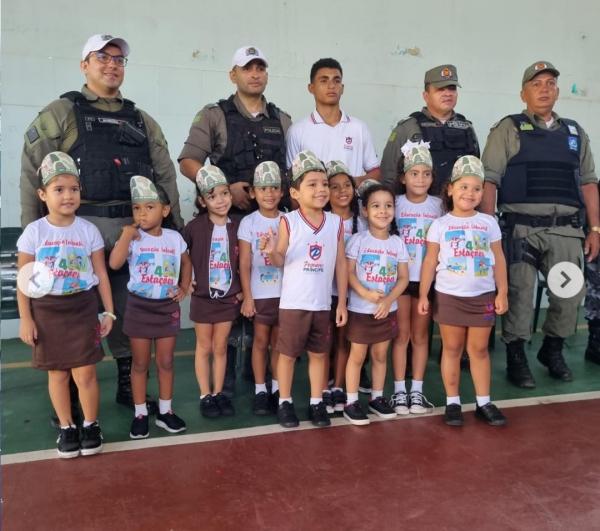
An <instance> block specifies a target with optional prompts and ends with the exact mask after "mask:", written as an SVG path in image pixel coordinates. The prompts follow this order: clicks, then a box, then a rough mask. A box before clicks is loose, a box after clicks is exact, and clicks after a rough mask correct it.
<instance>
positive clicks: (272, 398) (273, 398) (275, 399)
mask: <svg viewBox="0 0 600 531" xmlns="http://www.w3.org/2000/svg"><path fill="white" fill-rule="evenodd" d="M269 405H270V406H271V413H277V409H279V389H277V391H275V392H274V393H271V394H270V395H269Z"/></svg>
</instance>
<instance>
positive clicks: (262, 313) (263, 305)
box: [253, 297, 279, 326]
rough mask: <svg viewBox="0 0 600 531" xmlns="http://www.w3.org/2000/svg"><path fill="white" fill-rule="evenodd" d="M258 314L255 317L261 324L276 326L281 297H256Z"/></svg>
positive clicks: (255, 305) (255, 302) (255, 303)
mask: <svg viewBox="0 0 600 531" xmlns="http://www.w3.org/2000/svg"><path fill="white" fill-rule="evenodd" d="M254 307H255V308H256V314H254V317H253V319H254V320H255V321H256V322H257V323H260V324H264V325H267V326H276V325H277V323H278V322H279V297H277V298H274V299H254Z"/></svg>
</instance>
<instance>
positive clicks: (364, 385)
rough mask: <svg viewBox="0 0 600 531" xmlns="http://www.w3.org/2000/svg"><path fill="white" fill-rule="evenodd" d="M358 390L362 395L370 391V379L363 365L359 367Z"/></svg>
mask: <svg viewBox="0 0 600 531" xmlns="http://www.w3.org/2000/svg"><path fill="white" fill-rule="evenodd" d="M358 392H359V393H362V394H364V395H368V394H370V393H371V379H370V378H369V375H368V374H367V369H365V366H364V365H363V366H362V367H361V369H360V382H359V384H358Z"/></svg>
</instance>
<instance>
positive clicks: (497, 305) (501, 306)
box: [494, 295, 508, 315]
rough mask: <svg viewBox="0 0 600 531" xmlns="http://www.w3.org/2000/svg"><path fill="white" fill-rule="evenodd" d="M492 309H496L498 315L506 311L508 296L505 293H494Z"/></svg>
mask: <svg viewBox="0 0 600 531" xmlns="http://www.w3.org/2000/svg"><path fill="white" fill-rule="evenodd" d="M494 310H496V313H497V314H498V315H502V314H503V313H506V312H507V311H508V297H507V296H506V295H496V298H495V300H494Z"/></svg>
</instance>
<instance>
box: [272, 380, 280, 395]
mask: <svg viewBox="0 0 600 531" xmlns="http://www.w3.org/2000/svg"><path fill="white" fill-rule="evenodd" d="M277 391H279V382H278V381H277V380H271V393H276V392H277Z"/></svg>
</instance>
